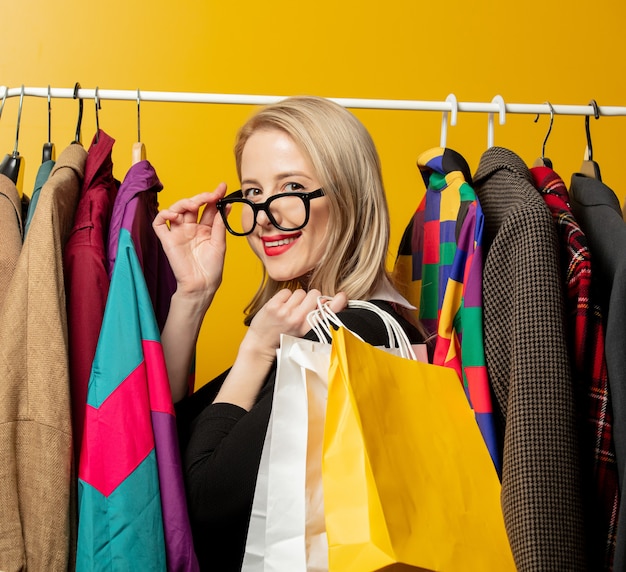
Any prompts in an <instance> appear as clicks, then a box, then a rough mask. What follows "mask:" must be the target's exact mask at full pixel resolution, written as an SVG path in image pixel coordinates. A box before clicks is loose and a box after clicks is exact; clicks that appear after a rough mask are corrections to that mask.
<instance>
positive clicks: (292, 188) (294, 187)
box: [285, 183, 304, 193]
mask: <svg viewBox="0 0 626 572" xmlns="http://www.w3.org/2000/svg"><path fill="white" fill-rule="evenodd" d="M302 189H304V185H301V184H300V183H287V185H286V186H285V190H286V191H289V192H290V193H293V192H297V191H301V190H302Z"/></svg>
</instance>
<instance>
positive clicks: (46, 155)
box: [41, 85, 56, 163]
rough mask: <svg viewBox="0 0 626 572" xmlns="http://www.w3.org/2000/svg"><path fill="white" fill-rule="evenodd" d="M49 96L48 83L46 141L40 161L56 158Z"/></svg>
mask: <svg viewBox="0 0 626 572" xmlns="http://www.w3.org/2000/svg"><path fill="white" fill-rule="evenodd" d="M51 99H52V98H51V96H50V85H48V141H47V142H46V143H44V144H43V150H42V152H41V162H42V163H45V162H46V161H54V160H55V159H56V153H55V149H54V143H52V141H51V140H50V139H51V134H52V104H51Z"/></svg>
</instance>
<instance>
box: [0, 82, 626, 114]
mask: <svg viewBox="0 0 626 572" xmlns="http://www.w3.org/2000/svg"><path fill="white" fill-rule="evenodd" d="M0 92H1V93H2V95H1V96H0V97H1V98H2V100H3V101H4V100H5V99H6V98H9V97H20V96H22V95H23V96H27V97H42V98H48V97H50V98H64V99H95V98H96V97H97V98H99V99H100V100H104V99H115V100H126V101H137V102H139V101H141V102H144V101H159V102H173V103H218V104H219V103H223V104H238V105H266V104H270V103H274V102H276V101H280V100H281V99H284V98H285V97H286V96H278V95H248V94H225V93H196V92H174V91H140V90H139V89H137V90H119V89H100V88H98V87H96V88H95V89H85V88H59V87H12V88H9V87H7V86H0ZM328 99H330V100H332V101H335V102H336V103H338V104H339V105H342V106H344V107H348V108H353V109H397V110H414V111H440V112H449V113H452V115H453V116H454V114H456V113H457V112H471V113H489V114H496V113H498V114H499V116H500V123H504V120H505V117H506V114H507V113H526V114H551V113H553V114H555V115H595V114H596V110H597V112H598V113H599V115H603V116H626V106H612V105H602V106H599V105H598V106H597V107H594V106H593V105H592V104H591V103H590V104H588V105H559V104H552V105H551V104H550V103H548V102H544V103H536V104H534V103H506V102H505V101H504V99H503V98H502V96H500V95H496V96H495V97H494V98H493V100H492V101H490V102H471V101H465V102H463V101H457V99H456V97H455V96H454V95H453V94H451V95H449V96H448V97H447V98H446V100H444V101H420V100H403V99H357V98H333V97H329V98H328ZM0 105H1V103H0Z"/></svg>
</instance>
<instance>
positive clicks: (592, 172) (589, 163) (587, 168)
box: [580, 99, 602, 181]
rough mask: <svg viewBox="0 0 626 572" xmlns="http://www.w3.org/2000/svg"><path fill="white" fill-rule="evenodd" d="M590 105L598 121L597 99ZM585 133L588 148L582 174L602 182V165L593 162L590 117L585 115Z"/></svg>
mask: <svg viewBox="0 0 626 572" xmlns="http://www.w3.org/2000/svg"><path fill="white" fill-rule="evenodd" d="M589 105H591V106H592V107H593V116H594V117H595V118H596V119H599V118H600V109H599V108H598V104H597V103H596V100H595V99H592V100H591V101H590V102H589ZM585 133H586V135H587V147H586V148H585V156H584V158H583V164H582V166H581V168H580V172H581V173H582V174H583V175H585V176H586V177H591V178H593V179H598V181H601V180H602V176H601V175H600V165H598V163H596V162H595V161H594V160H593V147H592V145H591V130H590V129H589V116H588V115H585Z"/></svg>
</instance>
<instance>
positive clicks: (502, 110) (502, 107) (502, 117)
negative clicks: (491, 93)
mask: <svg viewBox="0 0 626 572" xmlns="http://www.w3.org/2000/svg"><path fill="white" fill-rule="evenodd" d="M491 103H497V104H498V108H499V110H498V117H499V123H500V125H504V124H505V123H506V104H505V103H504V98H503V97H502V96H501V95H496V96H495V97H494V98H493V99H492V100H491ZM493 115H494V114H493V113H488V114H487V148H488V149H491V147H493V132H494V123H493Z"/></svg>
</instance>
